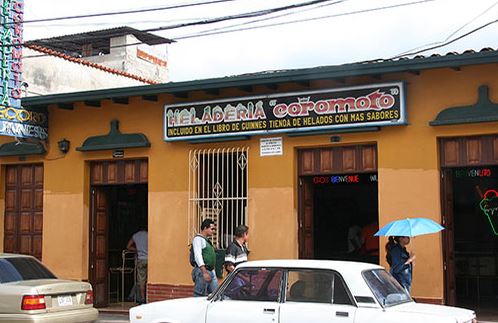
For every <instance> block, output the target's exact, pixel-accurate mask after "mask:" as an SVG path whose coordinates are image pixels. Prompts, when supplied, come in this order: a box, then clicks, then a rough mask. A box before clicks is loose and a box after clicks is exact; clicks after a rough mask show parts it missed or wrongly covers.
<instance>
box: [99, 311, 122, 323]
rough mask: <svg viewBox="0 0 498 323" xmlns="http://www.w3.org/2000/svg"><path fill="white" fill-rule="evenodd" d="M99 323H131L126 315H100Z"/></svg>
mask: <svg viewBox="0 0 498 323" xmlns="http://www.w3.org/2000/svg"><path fill="white" fill-rule="evenodd" d="M97 322H99V323H129V322H130V321H129V320H128V315H126V314H110V313H99V319H98V321H97Z"/></svg>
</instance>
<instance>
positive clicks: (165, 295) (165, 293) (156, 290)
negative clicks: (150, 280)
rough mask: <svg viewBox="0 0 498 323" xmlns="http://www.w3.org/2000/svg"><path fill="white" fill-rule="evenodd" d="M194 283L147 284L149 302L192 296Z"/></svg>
mask: <svg viewBox="0 0 498 323" xmlns="http://www.w3.org/2000/svg"><path fill="white" fill-rule="evenodd" d="M193 291H194V286H193V285H168V284H147V302H148V303H152V302H157V301H162V300H165V299H173V298H183V297H191V296H192V294H193Z"/></svg>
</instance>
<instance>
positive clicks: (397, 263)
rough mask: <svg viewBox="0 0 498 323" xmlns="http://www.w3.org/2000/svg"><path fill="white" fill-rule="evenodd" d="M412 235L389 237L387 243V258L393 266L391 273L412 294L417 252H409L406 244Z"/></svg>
mask: <svg viewBox="0 0 498 323" xmlns="http://www.w3.org/2000/svg"><path fill="white" fill-rule="evenodd" d="M409 243H410V237H389V241H388V242H387V244H386V260H387V263H388V264H389V266H390V267H391V270H390V272H391V275H393V277H394V278H396V280H397V281H398V282H399V283H400V284H401V286H403V288H404V289H405V290H406V291H407V292H408V294H410V292H411V287H412V272H413V264H414V261H415V254H414V253H412V252H408V251H407V250H406V246H407V245H408V244H409Z"/></svg>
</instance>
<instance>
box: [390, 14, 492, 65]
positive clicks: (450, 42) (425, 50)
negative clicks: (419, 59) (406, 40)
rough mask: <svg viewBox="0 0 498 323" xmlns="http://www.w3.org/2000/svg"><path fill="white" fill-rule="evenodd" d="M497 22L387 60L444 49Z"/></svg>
mask: <svg viewBox="0 0 498 323" xmlns="http://www.w3.org/2000/svg"><path fill="white" fill-rule="evenodd" d="M497 22H498V19H496V20H493V21H490V22H488V23H486V24H484V25H481V26H480V27H477V28H475V29H473V30H471V31H469V32H467V33H465V34H463V35H461V36H458V37H457V38H455V39H452V40H450V41H447V42H444V43H442V44H440V45H436V46H433V47H429V48H425V49H422V50H419V51H415V52H411V53H406V54H404V55H397V56H393V57H391V58H389V59H391V60H392V59H397V58H401V57H405V56H412V55H417V54H420V53H423V52H427V51H429V50H433V49H438V48H441V47H444V46H447V45H450V44H452V43H454V42H456V41H459V40H460V39H463V38H465V37H467V36H469V35H471V34H473V33H475V32H478V31H479V30H481V29H484V28H486V27H488V26H491V25H493V24H495V23H497Z"/></svg>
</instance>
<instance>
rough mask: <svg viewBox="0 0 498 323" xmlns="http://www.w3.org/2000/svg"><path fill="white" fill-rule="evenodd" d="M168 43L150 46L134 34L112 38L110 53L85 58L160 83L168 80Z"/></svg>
mask: <svg viewBox="0 0 498 323" xmlns="http://www.w3.org/2000/svg"><path fill="white" fill-rule="evenodd" d="M167 58H168V55H167V45H156V46H149V45H147V44H143V43H142V42H140V40H138V39H137V38H136V37H135V36H133V35H126V36H121V37H114V38H111V52H110V54H105V55H99V56H89V57H84V59H86V60H88V61H90V62H94V63H98V64H102V65H105V66H108V67H111V68H114V69H117V70H120V71H123V72H127V73H131V74H134V75H138V76H141V77H144V78H146V79H149V80H153V81H156V82H158V83H165V82H167V81H168V67H167Z"/></svg>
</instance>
